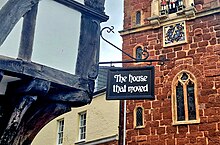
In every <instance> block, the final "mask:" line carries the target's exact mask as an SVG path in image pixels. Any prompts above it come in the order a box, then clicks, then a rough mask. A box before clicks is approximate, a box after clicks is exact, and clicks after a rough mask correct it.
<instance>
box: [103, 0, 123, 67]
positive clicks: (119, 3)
mask: <svg viewBox="0 0 220 145" xmlns="http://www.w3.org/2000/svg"><path fill="white" fill-rule="evenodd" d="M105 13H106V14H107V15H108V16H109V20H108V21H107V22H103V23H102V25H101V27H102V28H103V27H105V26H114V28H115V29H114V32H115V33H110V34H109V33H107V32H105V33H104V36H105V38H106V39H108V40H109V41H110V42H112V43H113V44H115V45H116V46H118V47H119V48H122V39H121V36H120V34H119V33H118V31H120V30H122V29H123V0H106V2H105ZM100 48H101V52H100V61H101V62H103V61H118V60H121V52H120V51H119V50H117V49H116V48H114V47H113V46H111V45H109V44H108V43H106V42H105V41H103V40H102V39H101V47H100ZM115 65H116V64H115ZM120 65H121V64H117V66H120Z"/></svg>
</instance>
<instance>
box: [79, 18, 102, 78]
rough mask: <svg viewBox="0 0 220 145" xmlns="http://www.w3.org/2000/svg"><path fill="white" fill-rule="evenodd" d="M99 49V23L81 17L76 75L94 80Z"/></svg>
mask: <svg viewBox="0 0 220 145" xmlns="http://www.w3.org/2000/svg"><path fill="white" fill-rule="evenodd" d="M99 47H100V21H98V20H96V19H95V18H94V17H89V16H86V15H82V19H81V31H80V40H79V52H78V57H77V63H76V75H80V76H82V78H90V79H93V80H94V79H96V77H97V75H98V61H99Z"/></svg>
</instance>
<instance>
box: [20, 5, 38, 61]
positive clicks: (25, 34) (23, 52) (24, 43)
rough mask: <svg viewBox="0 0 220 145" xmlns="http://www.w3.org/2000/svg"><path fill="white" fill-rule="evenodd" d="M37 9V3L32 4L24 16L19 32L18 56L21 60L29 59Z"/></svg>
mask: <svg viewBox="0 0 220 145" xmlns="http://www.w3.org/2000/svg"><path fill="white" fill-rule="evenodd" d="M37 9H38V4H36V5H34V6H33V7H32V9H31V10H30V11H28V12H27V13H26V14H25V16H24V20H23V27H22V32H21V43H20V48H19V53H18V58H20V59H22V60H26V61H31V55H32V51H33V41H34V32H35V25H36V17H37Z"/></svg>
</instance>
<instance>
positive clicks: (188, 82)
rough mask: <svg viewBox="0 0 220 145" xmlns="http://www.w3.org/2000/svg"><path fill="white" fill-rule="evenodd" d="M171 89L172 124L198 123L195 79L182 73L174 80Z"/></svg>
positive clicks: (186, 73) (188, 74)
mask: <svg viewBox="0 0 220 145" xmlns="http://www.w3.org/2000/svg"><path fill="white" fill-rule="evenodd" d="M172 87H173V88H172V91H173V93H172V112H173V123H174V124H191V123H199V110H198V101H197V83H196V80H195V77H194V76H193V75H191V74H190V73H188V72H185V71H183V72H181V73H179V74H178V75H177V76H176V77H175V78H174V81H173V85H172Z"/></svg>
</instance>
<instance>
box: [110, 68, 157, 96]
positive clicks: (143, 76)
mask: <svg viewBox="0 0 220 145" xmlns="http://www.w3.org/2000/svg"><path fill="white" fill-rule="evenodd" d="M106 99H107V100H129V99H130V100H135V99H154V67H153V66H149V67H141V68H112V69H109V71H108V80H107V96H106Z"/></svg>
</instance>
